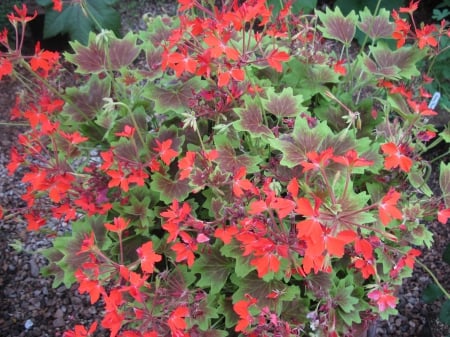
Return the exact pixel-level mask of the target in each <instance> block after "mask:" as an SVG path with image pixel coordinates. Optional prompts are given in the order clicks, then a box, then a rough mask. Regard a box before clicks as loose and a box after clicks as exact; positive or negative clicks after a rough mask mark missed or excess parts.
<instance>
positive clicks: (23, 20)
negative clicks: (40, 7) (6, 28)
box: [8, 4, 38, 26]
mask: <svg viewBox="0 0 450 337" xmlns="http://www.w3.org/2000/svg"><path fill="white" fill-rule="evenodd" d="M13 8H14V10H15V11H16V13H17V14H18V15H19V16H14V13H10V14H8V20H9V21H10V22H11V24H12V25H14V26H15V24H16V23H17V22H20V23H22V24H24V23H27V22H29V21H31V20H33V19H34V18H35V17H36V16H37V14H38V13H37V10H34V13H33V16H27V14H28V8H27V6H26V5H25V4H22V9H19V7H17V6H16V5H14V7H13Z"/></svg>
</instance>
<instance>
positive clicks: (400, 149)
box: [381, 143, 413, 173]
mask: <svg viewBox="0 0 450 337" xmlns="http://www.w3.org/2000/svg"><path fill="white" fill-rule="evenodd" d="M381 149H382V150H383V152H384V153H385V154H387V157H386V158H385V160H384V167H385V168H386V169H387V170H390V169H392V168H395V167H398V166H399V167H400V169H401V170H402V171H404V172H406V173H408V172H409V171H410V170H411V166H412V164H413V161H412V159H411V158H409V157H407V156H406V155H405V152H406V148H405V146H403V145H401V146H397V145H396V144H394V143H386V144H383V145H381Z"/></svg>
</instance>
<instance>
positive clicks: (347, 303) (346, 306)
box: [332, 275, 360, 323]
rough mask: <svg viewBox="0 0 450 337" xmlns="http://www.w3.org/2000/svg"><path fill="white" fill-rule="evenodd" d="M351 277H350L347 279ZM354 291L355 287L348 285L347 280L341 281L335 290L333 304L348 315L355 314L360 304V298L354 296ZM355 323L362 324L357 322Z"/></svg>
mask: <svg viewBox="0 0 450 337" xmlns="http://www.w3.org/2000/svg"><path fill="white" fill-rule="evenodd" d="M349 276H350V275H348V276H347V278H348V277H349ZM354 289H355V287H354V286H352V285H348V284H346V279H342V280H340V281H339V283H338V284H337V285H336V286H335V287H334V288H333V291H332V296H333V303H334V304H335V305H337V306H338V307H339V308H340V309H341V310H342V311H344V312H346V313H351V312H354V311H355V305H356V304H357V303H358V302H359V299H358V298H356V297H353V296H352V293H353V290H354ZM355 323H360V322H358V321H356V322H355Z"/></svg>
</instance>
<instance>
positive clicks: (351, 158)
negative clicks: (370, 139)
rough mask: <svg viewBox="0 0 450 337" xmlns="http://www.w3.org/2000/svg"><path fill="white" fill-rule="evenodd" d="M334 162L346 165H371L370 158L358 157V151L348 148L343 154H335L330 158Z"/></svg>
mask: <svg viewBox="0 0 450 337" xmlns="http://www.w3.org/2000/svg"><path fill="white" fill-rule="evenodd" d="M332 159H333V161H335V162H336V163H339V164H342V165H344V166H348V167H362V166H370V165H373V161H372V160H368V159H365V158H361V157H360V158H358V152H356V151H355V150H349V151H347V152H346V153H345V155H344V156H336V157H333V158H332Z"/></svg>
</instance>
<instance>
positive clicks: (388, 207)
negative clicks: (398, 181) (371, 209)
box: [378, 188, 403, 226]
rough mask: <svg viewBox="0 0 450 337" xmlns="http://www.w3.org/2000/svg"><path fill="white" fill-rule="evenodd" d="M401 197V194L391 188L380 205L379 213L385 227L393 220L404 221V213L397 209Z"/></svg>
mask: <svg viewBox="0 0 450 337" xmlns="http://www.w3.org/2000/svg"><path fill="white" fill-rule="evenodd" d="M400 196H401V195H400V193H399V192H397V191H395V190H394V189H393V188H391V189H390V190H389V192H388V193H387V194H386V195H385V196H384V197H383V199H382V200H381V202H380V204H379V205H378V213H379V215H380V220H381V223H382V224H383V225H385V226H386V225H387V224H389V222H391V220H393V219H398V220H402V219H403V214H402V212H401V211H400V210H399V209H398V208H397V202H398V200H399V199H400Z"/></svg>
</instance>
